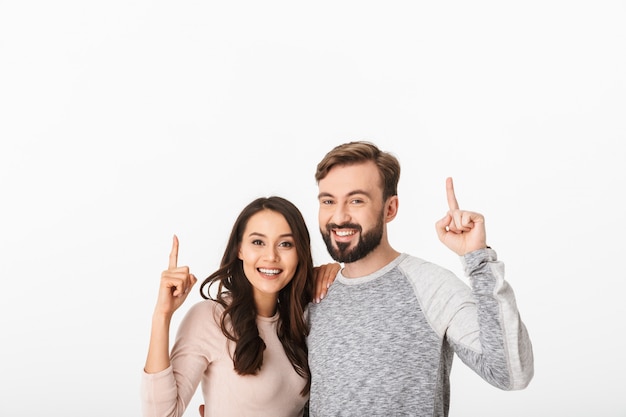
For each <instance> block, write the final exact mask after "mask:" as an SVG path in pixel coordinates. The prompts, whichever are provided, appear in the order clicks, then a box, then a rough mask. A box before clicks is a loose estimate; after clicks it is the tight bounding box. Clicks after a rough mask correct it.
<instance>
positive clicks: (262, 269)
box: [259, 268, 280, 275]
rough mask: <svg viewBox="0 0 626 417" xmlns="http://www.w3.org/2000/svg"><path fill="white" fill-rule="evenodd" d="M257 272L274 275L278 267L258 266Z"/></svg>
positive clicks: (277, 272)
mask: <svg viewBox="0 0 626 417" xmlns="http://www.w3.org/2000/svg"><path fill="white" fill-rule="evenodd" d="M259 272H260V273H262V274H266V275H276V274H279V273H280V269H265V268H259Z"/></svg>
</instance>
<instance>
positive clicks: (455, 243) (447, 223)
mask: <svg viewBox="0 0 626 417" xmlns="http://www.w3.org/2000/svg"><path fill="white" fill-rule="evenodd" d="M446 195H447V198H448V208H449V211H448V212H447V213H446V215H445V216H444V217H443V218H442V219H441V220H439V221H438V222H437V223H436V224H435V229H436V230H437V236H439V240H440V241H441V242H442V243H443V244H444V245H446V246H447V247H448V248H450V249H451V250H452V251H454V252H455V253H457V254H458V255H461V256H463V255H465V254H466V253H469V252H472V251H475V250H478V249H484V248H486V247H487V237H486V232H485V218H484V217H483V215H482V214H480V213H475V212H472V211H464V210H459V203H458V202H457V201H456V196H455V195H454V185H453V184H452V178H447V179H446Z"/></svg>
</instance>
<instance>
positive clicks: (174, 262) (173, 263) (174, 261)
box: [169, 235, 178, 269]
mask: <svg viewBox="0 0 626 417" xmlns="http://www.w3.org/2000/svg"><path fill="white" fill-rule="evenodd" d="M177 266H178V236H176V235H174V238H173V239H172V251H171V252H170V264H169V268H170V269H173V268H176V267H177Z"/></svg>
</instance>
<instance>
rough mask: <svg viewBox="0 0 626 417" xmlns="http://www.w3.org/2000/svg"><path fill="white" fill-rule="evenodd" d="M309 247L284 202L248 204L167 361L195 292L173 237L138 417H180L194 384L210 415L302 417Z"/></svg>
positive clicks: (297, 217) (299, 220) (294, 212)
mask: <svg viewBox="0 0 626 417" xmlns="http://www.w3.org/2000/svg"><path fill="white" fill-rule="evenodd" d="M310 244H311V242H310V235H309V232H308V229H307V227H306V223H305V221H304V218H303V216H302V214H301V213H300V211H299V210H298V209H297V207H296V206H294V205H293V204H292V203H291V202H289V201H288V200H285V199H284V198H281V197H269V198H258V199H256V200H254V201H252V202H251V203H250V204H248V205H247V206H246V207H245V208H244V209H243V211H242V212H241V213H240V214H239V217H238V218H237V220H236V221H235V224H234V225H233V228H232V231H231V234H230V238H229V240H228V243H227V246H226V249H225V251H224V255H223V257H222V261H221V265H220V268H219V269H218V270H217V271H215V272H214V273H213V274H211V275H210V276H209V277H207V278H206V279H205V280H204V282H203V283H202V285H201V287H200V292H201V294H202V297H203V298H205V300H204V301H200V302H198V303H197V304H195V305H194V306H192V307H191V308H190V310H189V311H188V313H187V314H186V316H185V317H184V318H183V320H182V322H181V326H180V328H179V330H178V333H177V336H176V341H175V343H174V345H173V348H172V351H171V354H170V352H169V339H168V333H169V326H170V322H171V318H172V314H173V313H174V311H175V310H176V309H177V308H178V307H180V305H181V304H182V303H183V302H184V300H185V298H186V297H187V295H188V294H189V290H190V288H191V287H192V286H193V285H194V284H195V283H196V277H195V276H194V275H193V274H192V273H190V271H189V267H187V266H178V265H177V259H178V239H177V238H176V237H174V242H173V246H172V252H171V254H170V263H169V267H168V269H167V270H166V271H163V273H162V275H161V285H160V290H159V297H158V301H157V305H156V308H155V311H154V315H153V320H152V333H151V336H150V346H149V351H148V357H147V360H146V366H145V368H144V372H143V379H142V404H143V413H144V415H150V416H166V415H168V416H170V415H174V416H182V415H183V413H184V411H185V409H186V407H187V405H188V404H189V401H190V400H191V398H192V396H193V395H194V393H195V391H196V389H197V387H198V385H199V384H200V383H202V394H203V398H204V401H205V403H206V405H207V406H206V409H205V411H204V415H206V416H213V415H219V416H231V415H233V416H234V415H247V416H255V415H263V416H266V415H272V416H285V417H291V416H301V415H303V413H304V408H305V404H306V402H307V400H308V397H309V387H310V371H309V365H308V360H307V348H306V336H307V335H308V327H307V323H306V322H305V317H304V309H305V307H306V305H307V304H308V303H309V302H310V301H311V300H312V297H313V273H314V272H313V271H314V270H313V260H312V256H311V250H310ZM213 284H217V291H216V292H215V295H211V294H210V293H212V292H211V291H209V290H211V287H212V285H213ZM205 290H206V291H205ZM251 376H252V377H251ZM258 413H261V414H258Z"/></svg>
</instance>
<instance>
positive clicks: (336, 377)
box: [308, 249, 533, 417]
mask: <svg viewBox="0 0 626 417" xmlns="http://www.w3.org/2000/svg"><path fill="white" fill-rule="evenodd" d="M461 260H462V262H463V266H464V268H465V272H466V274H467V276H468V277H469V280H470V286H468V285H467V284H466V283H465V282H464V281H462V280H461V279H459V278H458V277H457V276H456V275H455V274H454V273H452V272H451V271H449V270H447V269H444V268H442V267H440V266H438V265H435V264H433V263H430V262H426V261H424V260H422V259H419V258H416V257H413V256H410V255H407V254H402V255H400V256H398V257H397V258H396V259H395V260H394V261H393V262H391V263H390V264H388V265H386V266H385V267H383V268H382V269H380V270H378V271H376V272H374V273H373V274H371V275H368V276H365V277H360V278H345V277H344V276H342V275H341V272H340V273H339V274H338V276H337V278H336V280H335V282H334V283H333V285H331V287H330V289H329V291H328V295H327V296H326V298H325V299H324V300H323V301H322V302H321V303H319V304H311V305H310V307H309V314H310V316H309V320H310V323H311V333H310V335H309V337H308V346H309V364H310V367H311V373H312V374H311V375H312V386H311V396H310V409H309V411H310V415H311V416H312V417H330V416H332V417H338V416H355V417H356V416H359V417H362V416H372V417H373V416H385V417H390V416H429V417H431V416H435V417H439V416H447V415H448V409H449V401H450V380H449V379H450V370H451V367H452V359H453V356H454V353H456V355H457V356H458V357H459V358H460V359H461V360H462V361H463V362H464V363H465V364H466V365H467V366H469V367H470V368H472V369H473V370H474V371H475V372H476V373H477V374H479V375H480V376H481V377H482V378H483V379H485V380H486V381H487V382H489V383H490V384H492V385H494V386H496V387H498V388H501V389H503V390H516V389H522V388H525V387H526V386H527V385H528V383H529V382H530V380H531V379H532V376H533V353H532V346H531V342H530V339H529V337H528V333H527V331H526V328H525V326H524V324H523V323H522V321H521V318H520V315H519V312H518V310H517V306H516V303H515V296H514V294H513V290H512V289H511V287H510V286H509V284H508V283H507V282H506V281H505V280H504V264H503V263H501V262H499V261H498V260H497V257H496V253H495V251H493V250H492V249H483V250H478V251H475V252H471V253H469V254H467V255H465V257H462V258H461Z"/></svg>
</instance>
